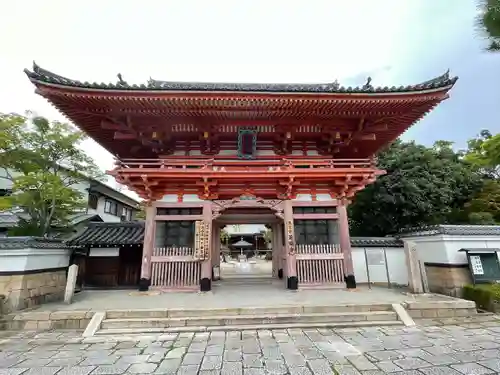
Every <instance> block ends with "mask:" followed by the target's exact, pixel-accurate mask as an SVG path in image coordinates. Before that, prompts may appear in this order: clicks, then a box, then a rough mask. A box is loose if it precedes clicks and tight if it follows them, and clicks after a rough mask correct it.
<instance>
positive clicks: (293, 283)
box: [286, 276, 299, 290]
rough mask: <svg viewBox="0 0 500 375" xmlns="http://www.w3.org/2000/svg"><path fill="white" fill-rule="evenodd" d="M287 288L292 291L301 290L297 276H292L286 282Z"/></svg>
mask: <svg viewBox="0 0 500 375" xmlns="http://www.w3.org/2000/svg"><path fill="white" fill-rule="evenodd" d="M286 287H287V288H288V289H290V290H297V289H299V279H298V277H297V276H290V277H289V278H288V279H287V280H286Z"/></svg>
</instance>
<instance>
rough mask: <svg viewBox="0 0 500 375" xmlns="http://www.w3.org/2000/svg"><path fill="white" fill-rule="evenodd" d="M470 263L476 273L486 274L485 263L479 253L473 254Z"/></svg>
mask: <svg viewBox="0 0 500 375" xmlns="http://www.w3.org/2000/svg"><path fill="white" fill-rule="evenodd" d="M470 264H471V266H472V273H473V274H474V275H484V270H483V263H482V262H481V257H480V256H479V255H471V256H470Z"/></svg>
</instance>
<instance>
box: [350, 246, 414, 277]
mask: <svg viewBox="0 0 500 375" xmlns="http://www.w3.org/2000/svg"><path fill="white" fill-rule="evenodd" d="M365 250H366V252H367V253H370V252H378V253H380V254H382V253H383V251H384V250H385V252H386V257H387V268H388V270H389V280H390V282H391V284H398V285H408V271H407V269H406V260H405V252H404V248H402V247H386V248H383V247H366V248H363V247H353V248H352V262H353V267H354V276H355V277H356V282H358V283H367V282H368V272H369V273H370V282H372V283H387V271H386V265H385V264H380V265H379V264H377V265H368V272H367V264H366V260H365Z"/></svg>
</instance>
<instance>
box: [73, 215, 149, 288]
mask: <svg viewBox="0 0 500 375" xmlns="http://www.w3.org/2000/svg"><path fill="white" fill-rule="evenodd" d="M143 240H144V223H143V222H119V223H90V224H89V225H88V226H87V227H86V228H85V229H84V230H82V231H81V232H79V233H77V234H76V235H75V236H74V237H73V238H71V239H70V240H69V241H68V242H67V244H68V245H70V246H72V247H79V248H81V249H83V250H84V251H80V252H78V255H76V256H75V263H76V264H78V266H79V274H78V281H77V283H78V285H80V287H82V288H89V287H93V288H128V287H133V288H136V287H137V286H138V285H139V279H140V274H141V258H142V244H143Z"/></svg>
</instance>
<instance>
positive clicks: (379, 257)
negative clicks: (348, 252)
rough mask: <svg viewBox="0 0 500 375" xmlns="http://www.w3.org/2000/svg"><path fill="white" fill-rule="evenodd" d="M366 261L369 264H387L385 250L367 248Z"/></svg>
mask: <svg viewBox="0 0 500 375" xmlns="http://www.w3.org/2000/svg"><path fill="white" fill-rule="evenodd" d="M366 263H368V265H369V266H383V265H384V264H385V256H384V250H382V249H376V250H372V249H369V250H366Z"/></svg>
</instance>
